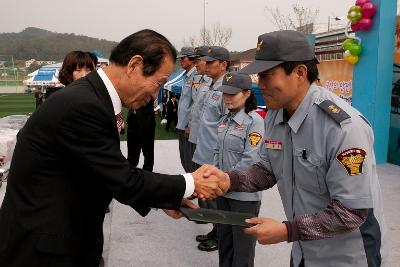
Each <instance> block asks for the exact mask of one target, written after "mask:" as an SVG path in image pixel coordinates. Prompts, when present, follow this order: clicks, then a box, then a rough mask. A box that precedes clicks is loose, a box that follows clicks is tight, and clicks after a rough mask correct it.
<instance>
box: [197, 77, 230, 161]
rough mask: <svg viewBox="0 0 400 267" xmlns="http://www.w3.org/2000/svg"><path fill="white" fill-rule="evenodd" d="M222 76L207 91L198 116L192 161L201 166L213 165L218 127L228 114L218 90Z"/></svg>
mask: <svg viewBox="0 0 400 267" xmlns="http://www.w3.org/2000/svg"><path fill="white" fill-rule="evenodd" d="M224 76H225V75H223V76H221V77H220V78H219V79H218V80H217V81H215V82H214V84H213V85H212V86H211V87H210V90H208V92H207V94H206V97H205V99H204V106H203V110H202V112H201V116H200V125H199V131H198V137H197V146H196V150H195V151H194V154H193V159H192V161H193V162H195V163H197V164H199V165H202V164H213V162H214V150H215V147H216V144H217V134H218V130H217V129H218V125H219V123H220V122H221V120H222V117H223V116H224V115H225V114H227V113H228V110H227V109H226V108H225V106H224V101H223V100H222V92H221V91H219V90H218V88H219V87H221V85H222V80H223V79H224Z"/></svg>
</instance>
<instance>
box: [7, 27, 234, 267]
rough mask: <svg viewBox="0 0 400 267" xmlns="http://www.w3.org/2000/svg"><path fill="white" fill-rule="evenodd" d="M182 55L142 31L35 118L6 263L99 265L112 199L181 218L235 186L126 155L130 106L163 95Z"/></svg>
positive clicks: (13, 176) (12, 182) (10, 203)
mask: <svg viewBox="0 0 400 267" xmlns="http://www.w3.org/2000/svg"><path fill="white" fill-rule="evenodd" d="M175 58H176V51H175V48H174V47H173V46H172V45H171V43H170V42H169V41H168V40H167V39H166V38H165V37H164V36H162V35H160V34H158V33H156V32H154V31H151V30H143V31H140V32H137V33H134V34H132V35H130V36H128V37H127V38H125V39H124V40H122V41H121V42H120V43H119V44H118V45H117V46H116V47H115V48H114V49H113V51H112V53H111V57H110V65H109V66H108V67H107V68H105V70H104V71H103V70H98V71H93V72H92V73H90V74H89V75H87V76H86V77H84V78H81V79H79V80H77V81H75V82H73V83H72V84H70V85H69V86H67V87H66V88H65V90H60V91H58V92H56V93H54V94H53V95H52V97H51V98H49V100H48V101H46V102H45V103H44V104H43V105H42V107H41V108H40V109H38V110H36V111H35V112H34V113H33V114H32V116H31V117H30V119H29V120H28V121H27V123H26V124H25V126H24V128H23V129H21V131H20V132H19V135H18V139H17V144H16V146H15V151H14V154H13V159H12V162H11V167H10V173H9V176H8V185H7V191H6V195H5V197H4V200H3V204H2V206H1V209H0V266H7V267H14V266H57V267H60V266H63V267H67V266H68V267H72V266H74V267H76V266H98V264H99V259H100V258H101V254H102V235H103V233H102V225H103V219H104V215H105V211H106V208H107V206H108V205H109V203H110V202H111V200H112V198H115V199H116V200H118V201H119V202H121V203H123V204H126V205H130V206H131V207H133V208H134V209H135V210H136V211H137V212H139V213H140V214H141V215H142V216H144V215H146V214H147V213H148V212H149V208H148V207H160V208H164V209H169V210H167V211H166V213H167V214H169V215H170V216H172V217H179V216H180V214H179V213H178V212H177V211H172V210H173V209H178V208H179V207H180V205H181V202H182V198H183V197H187V196H189V195H191V194H192V193H193V192H195V193H196V194H198V195H199V196H203V197H205V198H214V197H216V196H218V195H222V194H223V193H224V192H225V191H226V190H227V188H229V180H228V179H218V178H217V177H215V176H213V177H211V179H210V178H205V177H203V173H204V171H206V170H208V168H209V167H208V166H203V167H201V168H200V169H198V170H196V171H195V172H193V173H192V174H184V175H163V174H156V173H151V172H147V171H144V170H141V169H136V168H131V167H130V165H129V162H128V161H127V160H126V159H125V157H124V156H123V155H122V153H121V150H120V141H119V134H118V127H117V125H118V126H121V121H120V118H121V116H120V112H121V108H122V106H125V107H127V108H129V109H138V108H140V107H141V106H144V105H145V104H147V103H148V102H150V101H151V100H152V99H155V98H156V96H157V94H158V89H159V88H160V85H162V84H163V83H165V81H166V80H167V79H168V76H169V74H170V73H171V72H172V70H173V65H174V61H175ZM116 115H117V116H116ZM116 118H117V119H116ZM184 202H186V201H184ZM188 204H190V203H188Z"/></svg>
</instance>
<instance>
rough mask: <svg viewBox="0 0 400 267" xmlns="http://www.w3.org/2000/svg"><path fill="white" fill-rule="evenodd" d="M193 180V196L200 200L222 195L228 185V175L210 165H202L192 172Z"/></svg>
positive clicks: (229, 183)
mask: <svg viewBox="0 0 400 267" xmlns="http://www.w3.org/2000/svg"><path fill="white" fill-rule="evenodd" d="M192 176H193V180H194V187H195V190H194V191H195V192H194V194H193V195H194V196H196V197H198V198H199V199H202V200H210V199H214V198H217V197H219V196H222V195H224V194H225V193H226V192H227V191H228V189H229V187H230V185H231V182H230V179H229V175H228V174H227V173H225V172H223V171H221V170H219V169H218V168H216V167H214V166H212V165H207V164H205V165H203V166H201V167H200V168H198V169H197V170H196V171H194V172H193V173H192Z"/></svg>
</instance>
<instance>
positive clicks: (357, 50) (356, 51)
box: [349, 44, 362, 56]
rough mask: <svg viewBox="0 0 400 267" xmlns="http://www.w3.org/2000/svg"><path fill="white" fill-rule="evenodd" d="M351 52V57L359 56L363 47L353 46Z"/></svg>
mask: <svg viewBox="0 0 400 267" xmlns="http://www.w3.org/2000/svg"><path fill="white" fill-rule="evenodd" d="M349 51H350V54H351V55H353V56H359V55H361V52H362V47H361V45H359V44H353V45H352V46H351V47H350V49H349Z"/></svg>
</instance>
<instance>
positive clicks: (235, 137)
mask: <svg viewBox="0 0 400 267" xmlns="http://www.w3.org/2000/svg"><path fill="white" fill-rule="evenodd" d="M245 134H246V133H245V131H244V130H243V131H238V130H234V131H231V132H229V133H228V134H227V138H229V140H227V142H226V144H227V149H228V150H229V151H231V152H236V153H243V151H244V145H245V141H246V140H245V138H246V137H245Z"/></svg>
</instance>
